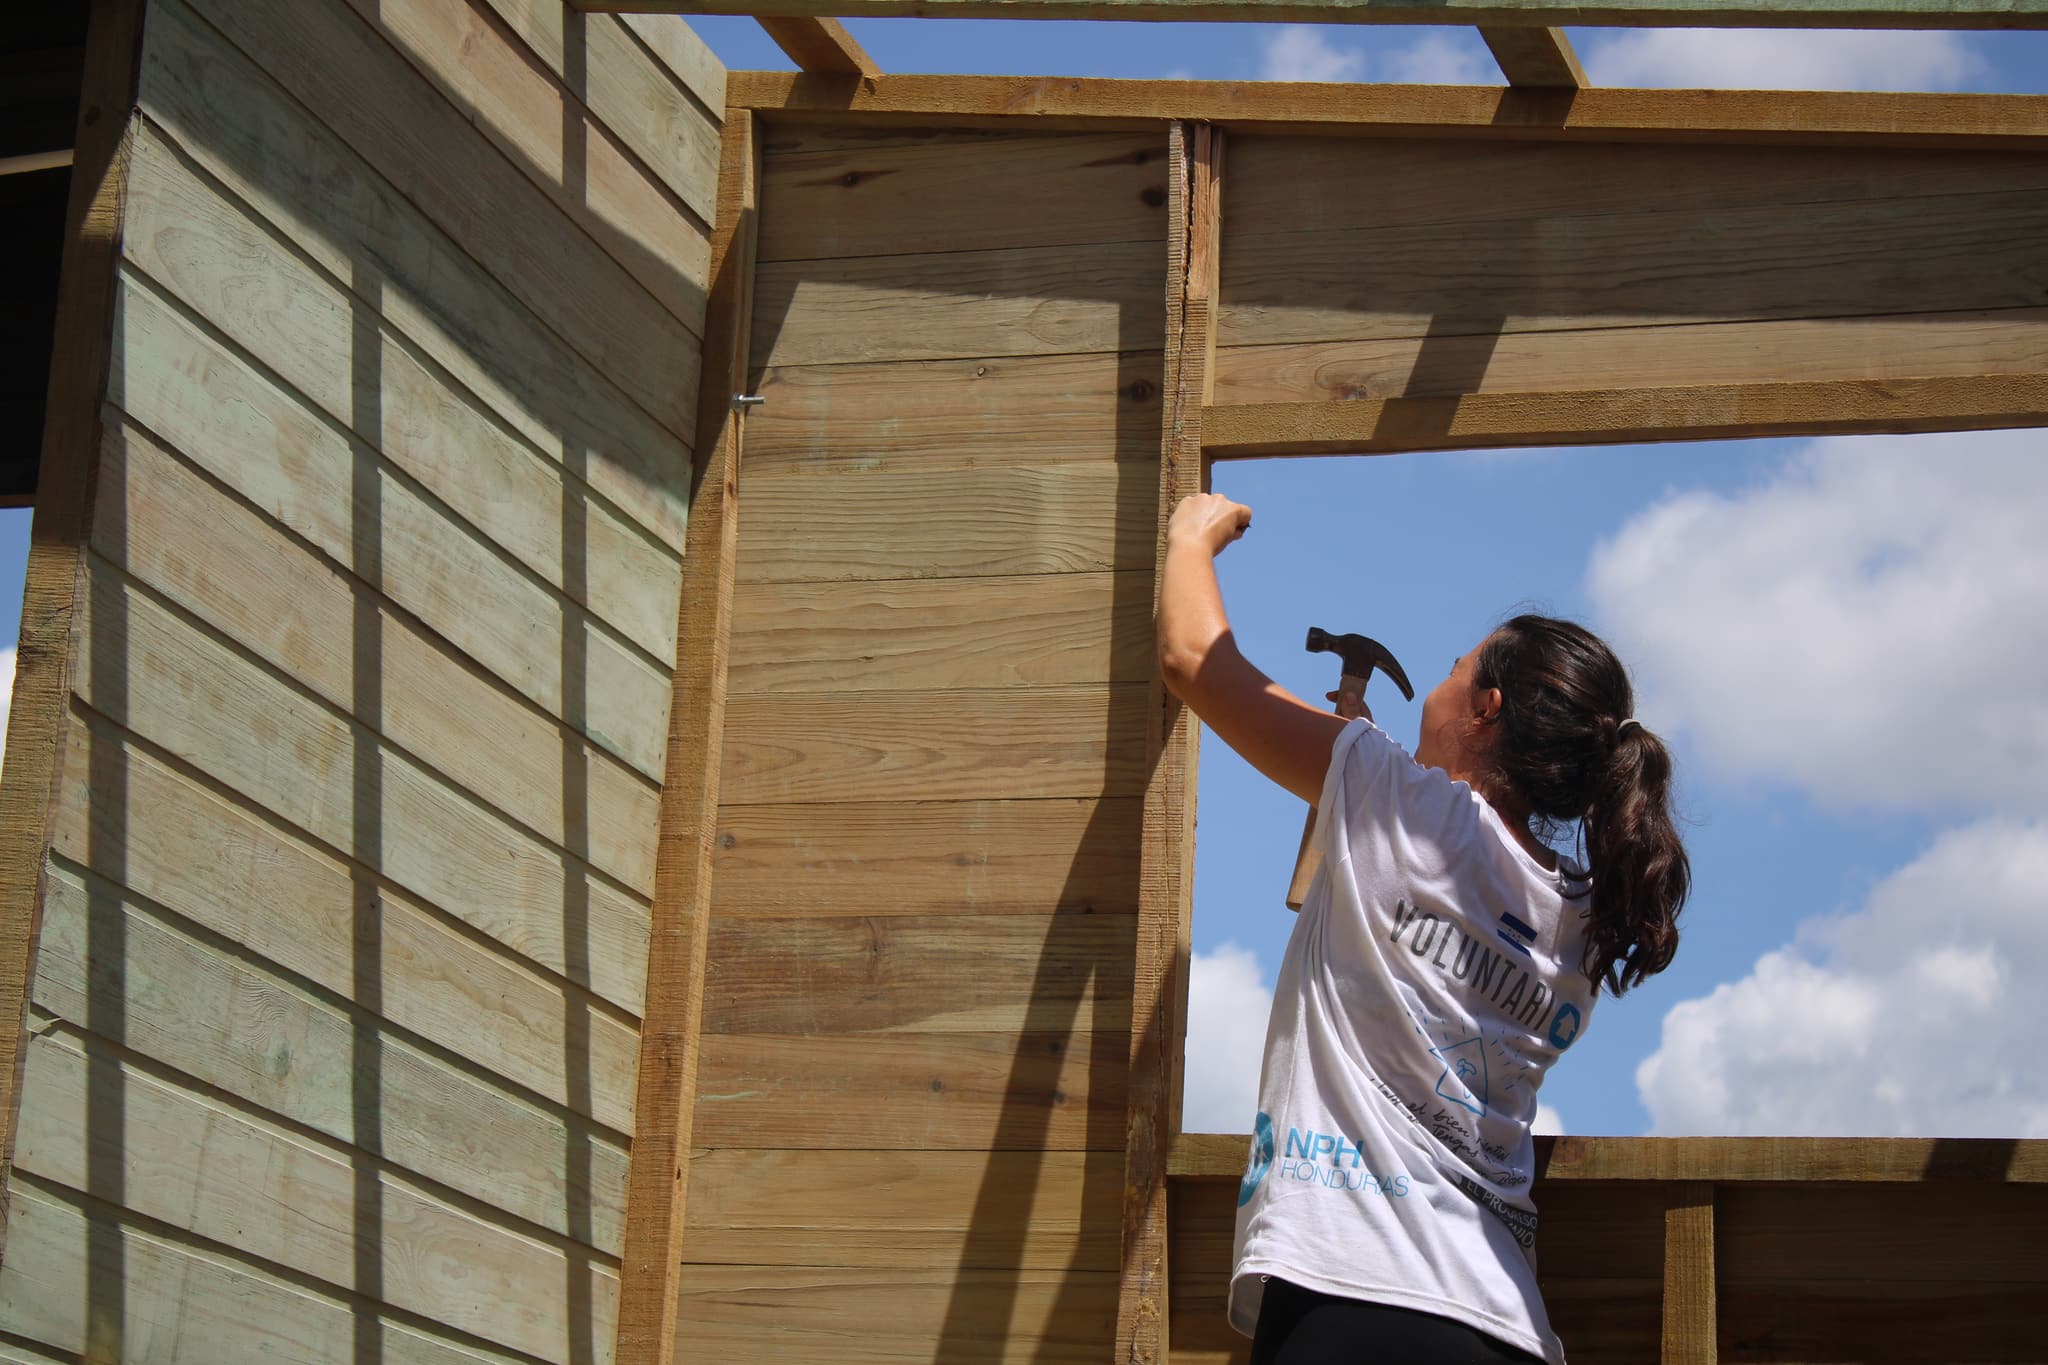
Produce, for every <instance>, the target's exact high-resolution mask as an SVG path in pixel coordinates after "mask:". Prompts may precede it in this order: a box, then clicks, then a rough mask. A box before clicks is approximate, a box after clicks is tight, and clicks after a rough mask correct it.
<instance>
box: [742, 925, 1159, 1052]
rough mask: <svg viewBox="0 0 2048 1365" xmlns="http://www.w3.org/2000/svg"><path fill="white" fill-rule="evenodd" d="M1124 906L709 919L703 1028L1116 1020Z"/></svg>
mask: <svg viewBox="0 0 2048 1365" xmlns="http://www.w3.org/2000/svg"><path fill="white" fill-rule="evenodd" d="M1136 944H1137V916H1135V915H1047V916H1025V915H1002V916H997V917H994V918H991V919H983V918H981V917H979V916H972V915H947V916H935V917H931V918H913V917H909V916H861V917H841V918H833V919H822V918H815V917H805V918H801V919H761V918H744V919H734V918H730V917H728V918H714V919H713V921H712V927H711V941H710V944H709V949H708V951H709V957H710V962H709V967H708V969H707V971H706V974H705V988H704V1004H703V1028H704V1031H705V1032H706V1033H707V1034H712V1033H732V1034H750V1033H786V1034H805V1035H810V1036H821V1035H829V1034H842V1033H989V1032H1001V1031H1008V1030H1019V1031H1030V1032H1041V1033H1046V1032H1060V1031H1067V1032H1071V1031H1074V1030H1080V1031H1083V1032H1095V1031H1098V1030H1101V1031H1109V1032H1122V1031H1124V1030H1125V1029H1127V1028H1129V1026H1130V1018H1131V958H1132V954H1133V953H1134V952H1135V951H1136Z"/></svg>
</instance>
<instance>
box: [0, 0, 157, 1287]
mask: <svg viewBox="0 0 2048 1365" xmlns="http://www.w3.org/2000/svg"><path fill="white" fill-rule="evenodd" d="M142 14H143V5H142V3H141V0H118V3H106V4H100V5H97V6H95V7H94V8H93V10H92V12H91V16H90V18H89V21H88V26H87V30H86V50H85V53H84V57H83V62H84V66H83V74H82V77H81V82H82V83H81V85H80V88H79V118H80V121H79V128H78V138H77V146H76V162H75V164H74V166H73V169H72V172H71V191H70V202H69V204H68V205H67V207H66V208H65V212H64V224H65V250H64V255H63V261H62V264H61V267H60V269H59V273H58V281H57V322H56V331H55V334H54V335H53V337H52V338H51V343H50V387H49V398H48V403H47V406H46V408H45V415H44V421H43V445H42V452H41V465H40V473H39V475H38V482H37V488H36V513H35V517H34V519H33V520H32V522H31V524H30V527H29V546H28V566H27V570H26V578H25V580H24V584H23V591H22V607H21V634H20V639H19V641H18V643H17V645H16V654H15V667H14V689H13V694H12V702H11V707H12V709H11V711H10V714H9V717H8V721H7V725H6V727H5V729H6V735H5V737H4V743H5V746H6V755H5V759H6V761H5V763H4V764H0V1203H4V1202H5V1199H6V1196H7V1194H8V1193H9V1191H8V1171H9V1169H10V1167H11V1163H12V1161H13V1154H14V1123H15V1115H16V1113H17V1111H18V1110H19V1108H20V1103H21V1092H20V1078H21V1045H22V1042H23V1041H24V1035H25V1031H26V1027H27V1024H26V1021H27V1017H28V1002H29V994H30V984H31V982H32V981H33V979H34V972H35V963H36V951H37V941H38V936H39V934H40V932H41V921H42V901H43V891H42V885H41V880H42V873H43V863H44V860H45V855H46V850H47V849H48V848H49V844H50V825H51V823H52V816H51V809H50V808H51V806H52V804H53V802H54V797H55V788H56V781H57V776H58V772H59V770H60V766H61V759H62V755H63V752H64V746H65V743H66V732H67V730H68V728H69V723H70V692H71V677H70V668H71V637H72V625H73V622H72V619H71V617H72V609H73V600H74V598H75V597H76V596H77V595H78V582H79V571H80V566H81V564H82V562H83V560H84V558H85V542H86V537H87V535H88V534H89V530H90V527H91V517H92V486H93V468H94V464H95V452H96V451H97V450H98V449H99V443H100V433H99V422H100V404H101V399H102V398H103V396H104V395H105V393H106V391H107V375H108V371H109V369H110V367H111V366H112V364H113V358H114V356H115V354H116V352H117V350H118V348H119V345H120V341H119V334H118V331H117V329H116V328H115V326H114V323H113V318H114V295H115V284H114V279H115V272H116V265H117V262H118V261H119V259H120V251H121V233H122V222H123V215H124V208H125V202H126V197H127V189H128V168H129V164H130V162H131V160H132V158H133V155H134V146H133V126H134V120H133V119H130V118H128V117H127V116H126V114H125V111H126V110H128V109H131V108H132V107H133V106H134V98H135V66H136V54H137V52H138V51H139V50H140V48H141V46H142ZM7 1250H8V1248H7V1234H6V1231H5V1228H4V1227H0V1263H4V1262H5V1261H9V1260H17V1259H19V1258H18V1257H9V1256H6V1255H5V1253H6V1252H7Z"/></svg>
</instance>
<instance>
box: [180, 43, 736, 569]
mask: <svg viewBox="0 0 2048 1365" xmlns="http://www.w3.org/2000/svg"><path fill="white" fill-rule="evenodd" d="M147 61H148V65H147V67H146V74H147V77H148V80H149V87H150V92H151V94H150V102H149V117H150V120H151V122H152V123H153V124H160V125H162V126H163V127H164V128H165V129H166V130H167V135H168V136H169V137H170V138H172V139H174V140H175V141H176V142H177V144H178V151H179V153H180V155H182V156H184V157H186V158H189V159H190V161H191V163H192V164H193V166H194V167H197V168H200V169H203V170H204V172H205V174H206V175H207V176H209V177H211V178H212V179H213V180H215V181H217V182H218V183H219V184H220V185H221V186H222V187H223V188H225V189H226V190H228V191H230V192H231V193H232V194H233V195H234V196H235V198H237V199H239V200H240V201H241V202H242V203H244V204H246V205H248V206H250V208H251V210H252V211H253V212H254V213H256V214H259V215H260V216H261V217H262V219H263V220H264V221H265V222H266V223H268V224H270V225H271V229H272V230H273V231H274V232H275V234H276V235H277V236H279V237H281V238H283V239H285V240H287V241H289V242H291V243H292V245H293V246H294V247H296V248H297V249H298V250H299V251H301V252H304V253H305V254H306V256H307V258H308V259H309V260H310V261H311V263H312V264H314V265H316V266H318V267H319V269H320V270H321V271H323V272H325V274H326V275H327V277H328V278H329V279H331V280H335V281H340V282H341V283H342V284H344V285H346V286H348V287H349V288H350V289H351V290H354V291H356V296H357V297H361V298H364V300H365V301H364V303H363V305H362V306H363V307H364V308H365V309H366V310H367V311H368V312H370V313H373V314H376V315H379V316H381V317H383V318H384V319H385V320H387V321H389V322H390V323H391V324H392V326H393V327H394V328H395V329H396V330H397V331H398V332H400V333H401V334H403V335H404V337H405V338H406V340H407V341H408V342H410V343H411V344H412V345H413V346H415V347H417V348H418V349H419V350H420V351H421V352H422V353H423V354H424V355H426V356H428V357H431V359H432V361H433V363H434V364H436V365H439V366H440V367H441V368H443V369H445V370H446V371H447V372H448V374H449V375H450V376H451V377H453V378H454V379H455V380H456V381H457V382H459V383H460V384H461V385H462V386H463V387H464V388H466V389H467V390H469V392H471V393H472V394H475V395H476V396H477V397H478V399H480V400H481V401H482V403H483V404H484V405H485V406H486V407H488V408H489V409H490V411H491V412H492V413H494V414H495V415H496V416H497V417H498V418H499V419H500V420H502V421H503V422H505V423H506V424H507V425H509V426H510V427H511V428H512V429H513V430H515V431H517V432H518V433H519V435H520V436H521V437H523V438H524V439H525V440H526V442H527V443H528V444H529V445H530V446H531V447H532V448H533V449H535V450H537V451H539V452H541V453H542V454H543V455H545V456H546V457H547V458H548V459H551V460H554V461H556V462H558V463H562V464H563V465H565V467H568V468H569V469H571V471H572V472H574V473H575V474H577V475H578V476H579V477H580V478H582V479H583V481H584V482H586V483H588V484H589V485H590V486H591V487H592V488H593V489H594V490H596V491H597V492H599V493H600V494H602V495H603V496H604V497H606V498H609V499H611V500H612V501H613V502H614V503H615V504H616V505H617V506H618V507H620V508H621V509H622V510H624V511H625V512H626V513H627V514H628V515H630V516H632V517H633V518H634V519H635V520H637V521H638V522H639V523H640V524H641V525H642V526H645V527H647V528H648V529H649V530H650V531H652V532H653V533H654V534H655V536H656V537H657V538H658V539H659V540H661V541H662V543H664V544H666V545H668V546H670V547H671V548H674V549H680V548H681V546H682V543H683V509H684V506H685V504H686V502H687V498H688V492H689V490H688V479H687V475H686V474H685V473H684V472H683V471H685V470H687V469H688V467H689V451H690V446H689V441H688V437H689V430H688V428H687V427H682V428H680V434H678V433H677V430H671V429H668V428H664V427H663V426H662V425H661V424H660V423H659V422H657V421H656V420H655V418H654V417H653V416H652V415H650V414H649V413H648V412H646V411H644V410H643V409H641V408H640V407H639V406H638V405H637V404H636V403H635V402H634V401H633V400H632V399H631V398H630V397H629V396H628V395H627V394H626V393H625V392H624V391H623V390H622V389H621V388H620V387H619V385H618V384H617V383H616V381H615V380H614V379H613V378H612V377H611V376H610V375H608V374H607V373H606V372H605V371H604V370H603V369H602V368H600V367H599V366H596V365H593V364H592V363H591V362H590V361H589V360H587V359H585V358H584V357H583V356H582V355H579V354H578V353H577V351H576V350H575V348H574V347H573V346H571V345H570V344H569V343H568V342H567V341H564V340H563V339H562V338H561V337H559V336H557V335H556V332H555V330H554V329H553V328H552V327H550V326H548V325H547V322H548V318H547V316H546V314H545V313H542V314H540V315H536V314H535V313H534V312H533V311H532V310H531V309H529V308H528V306H527V305H526V304H525V303H523V302H521V301H520V299H519V298H518V297H517V296H516V295H514V294H513V293H512V292H510V291H509V290H508V288H507V284H506V282H503V281H500V280H499V279H497V278H496V277H495V276H493V275H492V274H491V272H490V270H489V269H488V268H487V266H486V265H485V264H483V263H479V262H478V261H477V260H476V259H474V258H473V257H471V256H470V255H469V254H468V252H467V251H466V250H465V249H464V247H463V244H462V243H461V242H460V241H459V239H458V238H455V237H451V236H450V235H449V234H448V233H446V232H444V231H443V230H442V229H441V228H440V227H438V226H436V225H435V224H434V223H433V222H431V221H430V220H429V219H428V218H427V217H426V215H424V214H423V213H422V212H421V211H420V210H419V209H418V208H416V207H415V206H414V205H413V204H412V203H411V202H410V201H409V200H408V198H407V197H406V195H405V194H404V193H403V192H402V190H401V189H400V188H399V187H397V186H394V185H393V184H391V183H390V182H389V181H387V180H386V179H385V178H384V177H383V176H382V175H380V174H379V173H378V172H377V170H376V169H375V168H374V167H372V166H371V165H370V164H369V163H367V162H365V161H364V160H363V158H362V157H360V156H358V155H357V154H356V153H355V151H353V150H352V149H351V148H350V147H349V146H348V145H347V144H345V143H344V142H343V141H342V140H341V139H340V138H338V137H337V136H336V135H335V134H334V133H333V132H331V131H329V130H328V129H326V128H325V127H323V126H321V125H320V124H319V123H317V122H316V121H315V120H313V119H311V118H308V117H307V116H306V115H305V114H304V112H303V111H302V110H300V109H299V108H298V107H297V106H295V105H294V104H292V103H291V101H290V100H289V97H288V96H287V95H286V94H285V92H284V91H283V90H282V89H280V88H279V87H278V85H277V83H276V82H275V81H273V80H271V79H270V78H269V77H268V76H266V75H265V74H264V73H263V72H262V71H260V70H258V69H257V68H256V67H254V66H252V65H251V64H250V63H249V62H248V61H247V60H246V59H245V58H243V57H241V56H240V55H239V54H238V53H236V52H235V51H234V50H233V49H232V48H231V47H229V46H228V45H226V44H224V43H222V42H221V41H220V39H219V38H218V37H217V36H216V35H214V34H213V33H212V32H211V31H210V30H208V29H207V28H206V27H205V26H204V25H203V24H200V23H198V22H196V21H195V20H193V19H192V18H191V17H190V16H189V15H188V14H186V13H185V12H184V11H183V10H181V9H179V8H178V7H177V6H176V5H175V4H168V5H166V6H165V7H164V9H163V10H162V12H161V13H160V14H159V13H155V12H153V13H152V15H151V28H150V46H149V52H148V58H147ZM223 109H239V110H243V111H245V114H246V116H245V117H243V118H223V117H222V116H221V111H222V110H223ZM216 216H217V215H216ZM191 264H193V265H195V266H197V265H205V264H206V263H205V262H203V261H201V262H191ZM225 264H226V263H224V262H215V263H212V267H211V268H212V269H214V270H218V269H220V268H222V266H223V265H225ZM359 275H360V276H362V277H363V278H361V279H359V278H358V276H359ZM529 285H531V282H529ZM196 292H197V294H198V299H197V300H195V302H201V303H203V301H204V299H205V298H206V297H207V293H206V291H204V290H201V291H196ZM370 293H375V294H376V295H377V297H376V298H375V300H374V301H372V300H369V299H368V297H367V296H368V295H369V294H370ZM666 382H668V383H671V384H675V385H679V386H683V387H684V389H685V392H684V394H682V395H679V396H681V397H687V396H688V394H689V393H690V392H693V391H694V385H695V382H696V373H695V367H694V366H687V367H686V368H685V369H684V370H683V371H681V372H679V373H677V374H674V375H672V376H670V378H669V379H668V381H666Z"/></svg>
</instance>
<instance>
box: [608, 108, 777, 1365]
mask: <svg viewBox="0 0 2048 1365" xmlns="http://www.w3.org/2000/svg"><path fill="white" fill-rule="evenodd" d="M722 136H723V142H722V144H721V147H720V153H719V163H718V211H717V215H716V219H715V222H716V225H717V230H716V236H715V237H714V238H713V241H712V275H711V306H710V311H709V314H708V319H707V322H706V326H705V344H704V379H703V385H702V388H701V389H700V395H701V397H702V405H701V407H700V409H699V412H698V424H697V447H696V448H697V449H698V450H699V451H700V452H702V454H703V456H704V459H705V463H704V466H703V468H702V470H701V471H700V473H701V476H702V477H701V478H700V480H699V481H698V483H697V486H696V490H695V498H694V501H693V504H692V507H691V514H690V527H691V535H690V544H689V549H688V553H687V554H686V555H685V556H684V560H683V588H682V598H681V604H680V607H679V612H680V622H679V624H678V626H677V628H676V639H677V641H678V644H679V649H678V657H677V664H676V670H675V675H674V678H673V681H672V683H671V701H670V706H669V711H668V744H667V753H666V762H665V764H664V769H663V771H664V774H665V780H664V784H663V793H662V796H663V799H662V805H661V825H660V846H659V849H658V851H657V854H656V858H655V889H654V905H653V909H652V932H651V934H650V937H649V941H648V951H647V985H646V995H647V1002H648V1011H647V1017H646V1019H645V1022H644V1024H643V1027H642V1030H641V1037H640V1071H639V1088H638V1092H637V1097H636V1099H635V1118H634V1128H633V1153H634V1160H633V1167H632V1173H631V1177H630V1183H631V1189H630V1193H629V1195H628V1198H627V1208H628V1211H629V1214H630V1218H629V1221H628V1227H629V1228H630V1229H631V1241H630V1243H629V1245H628V1246H627V1248H626V1255H625V1259H624V1264H623V1266H622V1267H621V1273H620V1293H619V1332H618V1342H617V1354H618V1359H619V1360H620V1362H621V1365H643V1363H645V1365H667V1363H668V1362H670V1361H672V1360H674V1359H675V1358H676V1350H677V1340H678V1335H679V1331H678V1317H677V1314H678V1305H679V1297H678V1296H679V1293H680V1290H679V1281H678V1274H679V1271H678V1267H679V1266H680V1265H681V1263H682V1246H683V1233H684V1229H685V1227H686V1226H687V1216H688V1207H689V1206H688V1196H689V1181H688V1177H687V1173H688V1167H689V1156H688V1153H689V1152H690V1150H691V1148H692V1146H693V1145H694V1144H695V1143H697V1142H698V1141H699V1139H698V1138H697V1137H696V1136H695V1126H694V1112H695V1111H694V1107H693V1106H694V1103H695V1100H696V1095H697V1088H698V1069H699V1061H700V1051H701V1030H700V1028H699V1026H698V1015H699V1011H700V1009H701V1007H702V1000H703V992H704V973H705V950H706V942H707V940H708V938H709V920H710V916H711V866H712V864H711V859H712V850H711V846H712V839H713V835H714V833H715V831H716V828H717V821H718V803H719V799H720V796H721V794H722V790H723V787H722V782H723V766H722V764H721V762H720V755H721V753H722V752H723V750H724V747H725V726H726V714H725V713H726V660H727V656H728V653H729V650H730V647H731V637H732V595H733V594H732V582H733V562H734V558H735V556H736V555H737V552H738V541H739V478H740V460H741V438H742V433H743V428H744V412H745V409H743V408H738V407H735V406H733V405H732V404H731V402H730V396H731V395H733V394H735V393H739V392H741V391H742V390H743V388H744V386H745V383H746V363H745V357H746V354H747V338H748V329H749V328H750V327H751V325H752V321H751V320H752V317H753V309H754V300H753V283H754V234H755V220H756V216H757V212H758V209H757V203H758V201H757V190H756V186H757V184H758V178H759V174H760V159H761V153H760V148H759V144H758V142H757V139H756V132H755V127H754V119H753V116H752V115H751V114H748V113H746V112H745V111H744V110H727V111H726V115H725V121H724V128H723V134H722Z"/></svg>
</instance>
